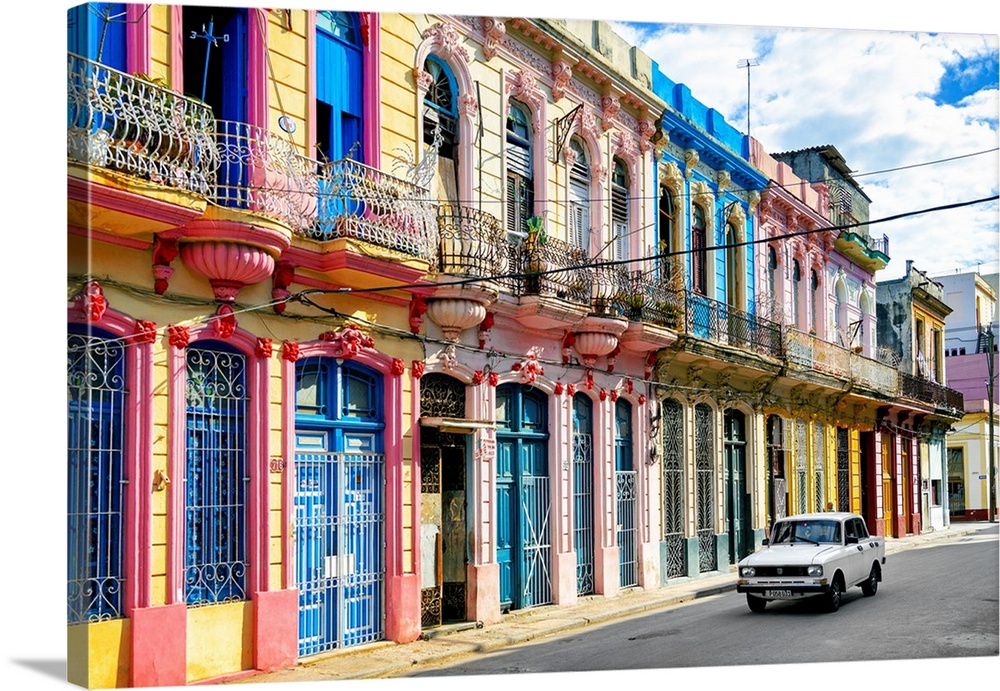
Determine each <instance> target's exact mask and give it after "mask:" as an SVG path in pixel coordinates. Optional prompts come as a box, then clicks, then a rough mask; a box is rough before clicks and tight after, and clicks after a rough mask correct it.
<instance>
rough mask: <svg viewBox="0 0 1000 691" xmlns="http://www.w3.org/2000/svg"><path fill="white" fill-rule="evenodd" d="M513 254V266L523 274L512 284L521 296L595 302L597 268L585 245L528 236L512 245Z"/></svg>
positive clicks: (511, 254) (581, 302)
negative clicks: (533, 238) (593, 267)
mask: <svg viewBox="0 0 1000 691" xmlns="http://www.w3.org/2000/svg"><path fill="white" fill-rule="evenodd" d="M510 257H511V264H510V266H511V267H515V268H516V273H517V274H519V275H520V277H519V278H517V279H516V280H515V281H513V283H512V284H511V285H512V288H513V290H514V292H515V294H517V295H518V296H523V295H539V296H546V297H553V296H554V297H558V298H562V299H564V300H567V301H568V302H572V303H575V304H578V305H590V304H591V302H592V296H591V291H592V286H593V282H594V270H593V269H592V268H590V266H589V264H590V258H589V257H588V256H587V253H586V251H584V250H583V249H581V248H579V247H576V246H574V245H570V244H569V243H567V242H565V241H563V240H559V239H556V238H547V239H546V240H545V241H544V242H537V241H531V240H528V241H526V242H524V243H522V244H520V245H512V246H511V249H510ZM557 269H558V271H556V270H557ZM550 272H551V273H550Z"/></svg>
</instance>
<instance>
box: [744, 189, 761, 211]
mask: <svg viewBox="0 0 1000 691" xmlns="http://www.w3.org/2000/svg"><path fill="white" fill-rule="evenodd" d="M747 202H748V204H749V206H750V215H751V216H753V215H754V214H755V213H757V205H758V204H760V192H758V191H757V190H750V191H749V192H748V193H747Z"/></svg>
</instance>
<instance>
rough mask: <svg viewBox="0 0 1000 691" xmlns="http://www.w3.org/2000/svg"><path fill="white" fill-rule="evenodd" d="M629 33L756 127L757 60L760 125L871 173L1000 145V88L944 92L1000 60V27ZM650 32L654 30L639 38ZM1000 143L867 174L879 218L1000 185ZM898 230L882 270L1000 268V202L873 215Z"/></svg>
mask: <svg viewBox="0 0 1000 691" xmlns="http://www.w3.org/2000/svg"><path fill="white" fill-rule="evenodd" d="M618 26H619V28H620V29H621V31H622V33H623V35H625V36H626V38H628V39H629V40H639V43H640V45H641V46H642V48H643V50H644V51H645V52H646V53H648V54H649V55H650V56H651V57H652V58H653V59H654V60H656V61H657V62H658V63H659V66H660V71H661V72H663V73H664V74H665V75H666V76H667V77H669V78H670V79H671V80H673V81H675V82H683V83H685V84H686V85H687V86H688V87H689V88H690V89H691V91H692V94H693V95H694V97H695V98H697V99H698V100H699V101H701V102H702V103H704V104H705V105H707V106H709V107H712V108H715V109H717V110H719V111H720V112H722V113H723V114H724V115H725V116H726V118H727V120H728V121H729V122H730V123H731V124H732V125H733V126H735V127H737V128H739V129H740V130H742V131H745V130H746V99H747V82H746V79H747V77H746V71H745V70H739V69H737V68H736V64H737V60H739V59H740V58H750V57H759V62H760V65H759V66H757V67H754V68H752V72H751V74H750V83H751V111H750V120H751V128H750V129H751V133H752V134H753V136H754V137H755V138H757V139H758V140H760V141H761V142H762V143H763V144H764V146H765V148H766V149H767V150H768V151H771V152H780V151H788V150H794V149H801V148H805V147H810V146H818V145H824V144H832V145H834V146H836V147H837V149H838V150H839V151H840V152H841V153H842V154H843V155H844V158H845V159H846V161H847V164H848V166H850V167H851V168H852V169H853V170H855V171H857V172H858V173H864V172H873V171H879V170H885V169H887V168H895V167H899V166H908V165H913V164H917V163H923V162H930V161H936V160H940V159H944V158H949V157H954V156H959V155H964V154H970V153H975V152H980V151H986V150H990V149H995V148H996V147H997V145H998V136H997V120H998V91H997V89H996V88H991V89H984V90H981V91H978V92H976V93H974V94H971V95H969V96H967V97H966V98H964V99H962V100H961V101H959V102H958V103H956V104H945V105H940V104H937V103H936V102H935V99H934V95H935V94H936V93H937V91H938V87H939V84H940V81H941V79H942V77H943V76H944V75H945V74H946V70H947V68H948V66H949V65H958V64H959V61H960V59H961V58H966V59H968V58H971V57H974V56H982V55H984V54H986V55H989V56H991V59H992V60H994V61H996V60H997V37H996V36H981V35H963V34H929V33H912V32H900V31H895V32H886V31H865V30H848V31H843V30H832V29H799V28H772V29H761V28H756V27H742V26H696V27H692V28H691V29H690V30H689V31H686V32H683V33H678V32H676V31H669V30H668V31H664V32H662V33H658V34H649V33H648V32H644V35H643V36H642V37H640V35H639V34H637V33H636V32H634V31H632V30H631V29H630V28H629V27H622V26H621V25H618ZM640 39H644V40H640ZM997 170H998V168H997V154H996V152H995V151H994V152H992V153H989V154H986V155H981V156H975V157H969V158H965V159H962V160H960V161H955V162H951V163H942V164H938V165H933V166H925V167H919V168H911V169H908V170H901V171H897V172H894V173H889V174H885V175H880V176H860V177H859V178H858V181H859V182H860V183H861V184H862V186H863V188H864V189H865V192H866V193H867V194H868V195H869V196H870V197H871V198H872V208H871V214H872V218H876V219H877V218H883V217H886V216H891V215H896V214H901V213H905V212H909V211H914V210H919V209H926V208H930V207H934V206H938V205H945V204H953V203H956V202H962V201H969V200H973V199H978V198H983V197H987V196H990V195H995V194H997V189H998V183H997V177H998V176H997ZM871 231H872V233H873V234H877V235H881V234H882V233H883V232H884V233H885V234H887V235H888V236H889V240H890V255H891V261H890V264H889V266H888V267H887V268H886V269H885V270H884V271H883V272H881V273H880V274H879V275H878V277H877V278H878V279H880V280H881V279H887V278H895V277H897V276H901V275H902V274H903V273H904V271H905V267H906V260H908V259H912V260H913V261H914V263H915V265H916V266H917V268H920V269H922V270H926V271H930V272H932V273H939V272H949V271H952V270H954V269H956V268H968V267H970V266H971V267H972V268H975V267H976V265H977V263H978V262H982V264H983V271H984V272H987V271H991V272H992V271H996V270H997V264H998V261H997V259H998V252H1000V249H998V233H997V204H996V202H993V203H992V204H986V205H979V206H975V207H968V208H964V209H956V210H951V211H946V212H940V213H936V214H927V215H922V216H919V217H916V218H913V219H907V220H901V221H896V222H892V223H886V224H876V225H873V226H872V227H871Z"/></svg>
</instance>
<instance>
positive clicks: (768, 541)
mask: <svg viewBox="0 0 1000 691" xmlns="http://www.w3.org/2000/svg"><path fill="white" fill-rule="evenodd" d="M770 543H771V541H770V540H768V539H767V538H766V537H765V538H764V539H763V540H761V541H760V544H762V545H763V546H764V547H767V546H768V545H769V544H770Z"/></svg>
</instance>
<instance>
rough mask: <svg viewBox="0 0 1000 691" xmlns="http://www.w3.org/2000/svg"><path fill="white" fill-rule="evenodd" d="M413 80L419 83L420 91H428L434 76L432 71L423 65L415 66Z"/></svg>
mask: <svg viewBox="0 0 1000 691" xmlns="http://www.w3.org/2000/svg"><path fill="white" fill-rule="evenodd" d="M413 81H414V83H416V85H417V89H418V90H419V91H420V93H422V94H424V93H427V90H428V89H430V88H431V84H433V83H434V77H432V76H431V73H430V72H427V71H425V70H424V68H423V67H414V68H413Z"/></svg>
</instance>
